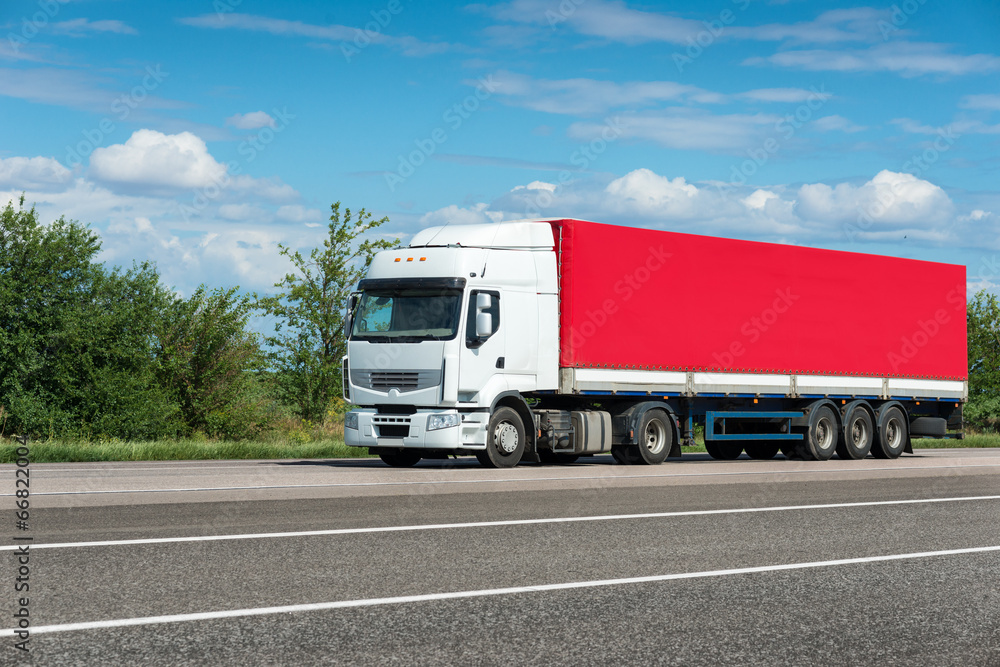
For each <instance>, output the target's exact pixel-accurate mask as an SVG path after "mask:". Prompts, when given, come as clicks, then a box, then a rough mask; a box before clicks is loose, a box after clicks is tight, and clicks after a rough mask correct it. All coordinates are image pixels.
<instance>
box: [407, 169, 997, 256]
mask: <svg viewBox="0 0 1000 667" xmlns="http://www.w3.org/2000/svg"><path fill="white" fill-rule="evenodd" d="M602 181H603V182H602ZM541 185H544V186H545V187H539V184H537V183H536V184H530V185H528V186H517V187H515V188H513V189H512V190H510V191H509V192H507V193H505V194H504V195H502V196H500V197H498V198H497V199H495V200H494V201H492V202H490V203H489V204H486V203H479V204H476V205H474V206H471V207H464V208H463V207H458V206H455V205H451V206H446V207H444V208H441V209H438V210H436V211H432V212H430V213H427V214H425V215H424V216H423V218H421V220H420V223H421V224H422V225H423V226H427V225H430V224H437V225H440V224H470V223H485V222H493V221H495V220H497V219H502V220H515V219H521V218H533V217H552V216H560V217H562V216H566V217H578V218H583V219H588V220H601V221H605V222H609V223H613V224H626V225H631V226H642V227H654V228H667V229H671V230H673V231H681V232H690V233H697V234H712V235H719V236H728V237H735V238H748V239H756V240H768V241H775V242H780V243H811V244H814V245H823V244H835V245H836V244H848V243H852V242H857V241H863V242H890V243H898V242H899V241H900V240H902V239H903V238H904V237H906V238H907V239H908V241H907V242H908V243H915V244H922V245H923V246H924V247H940V246H942V245H950V246H961V245H963V244H967V243H968V239H969V238H976V239H984V238H986V239H989V240H988V241H986V242H985V243H983V242H982V241H980V242H979V243H980V245H985V246H993V247H998V248H1000V220H998V219H997V218H996V216H992V215H991V214H989V213H988V212H986V211H985V210H982V209H976V210H974V211H973V212H972V213H970V214H968V215H966V216H961V215H956V212H955V205H954V203H953V202H952V200H951V198H950V197H949V196H948V195H947V194H946V193H945V192H944V191H943V190H942V189H941V188H940V187H938V186H937V185H935V184H933V183H930V182H928V181H926V180H923V179H919V178H917V177H915V176H913V175H911V174H905V173H896V172H891V171H882V172H879V173H878V174H877V175H876V176H875V177H873V178H872V179H871V180H869V181H867V182H866V183H864V184H862V185H854V184H851V183H839V184H838V183H834V184H826V183H812V184H807V185H804V186H801V187H799V188H796V189H789V188H787V187H785V186H781V185H777V186H770V187H757V188H752V187H736V186H732V185H729V184H722V183H712V182H709V183H691V182H688V181H687V180H686V179H685V178H683V177H680V176H675V177H670V176H664V175H661V174H657V173H656V172H654V171H652V170H650V169H636V170H634V171H631V172H629V173H627V174H625V175H624V176H621V177H618V178H613V179H610V180H603V177H601V176H593V177H589V178H586V179H581V180H574V181H568V182H563V183H562V184H560V185H558V186H556V187H555V188H551V187H548V186H551V185H553V184H549V183H544V184H541ZM970 225H971V227H970ZM967 232H971V234H970V233H967Z"/></svg>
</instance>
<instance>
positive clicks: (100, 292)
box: [0, 196, 181, 438]
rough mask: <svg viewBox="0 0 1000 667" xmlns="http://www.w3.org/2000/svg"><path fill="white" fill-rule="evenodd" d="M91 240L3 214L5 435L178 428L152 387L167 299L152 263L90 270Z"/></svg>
mask: <svg viewBox="0 0 1000 667" xmlns="http://www.w3.org/2000/svg"><path fill="white" fill-rule="evenodd" d="M100 248H101V243H100V240H99V238H98V236H97V234H96V233H94V232H93V231H91V230H90V229H89V228H87V227H86V226H84V225H81V224H79V223H77V222H67V221H66V220H65V219H63V218H60V219H59V220H56V221H55V222H53V223H52V224H51V225H49V226H47V227H46V226H43V225H41V224H40V223H39V221H38V214H37V212H36V211H35V209H34V208H31V209H25V208H24V197H23V196H22V197H21V200H20V202H19V203H18V207H17V208H15V207H14V205H13V202H9V203H8V204H7V206H6V207H5V208H4V209H3V211H2V212H0V406H3V408H4V412H5V413H6V414H9V417H8V418H7V423H6V428H7V431H8V433H10V432H12V431H17V432H21V433H27V434H30V435H34V436H36V437H37V436H74V435H75V436H84V437H90V436H96V435H116V436H118V437H124V438H153V437H159V436H163V435H172V434H174V433H176V432H177V430H178V428H179V427H180V425H181V424H180V421H179V415H178V411H177V407H176V405H175V404H174V403H173V401H171V399H170V397H169V393H168V392H167V391H166V390H164V389H163V388H162V387H161V386H160V385H159V383H158V382H157V372H156V371H157V361H156V357H155V352H154V348H155V339H154V336H153V330H154V326H155V324H156V322H157V318H158V317H159V314H160V311H161V308H162V307H163V305H164V304H165V303H166V300H167V295H168V292H167V291H166V290H164V289H163V288H162V287H161V286H160V283H159V276H158V275H157V273H156V270H155V268H153V267H152V266H151V265H149V264H140V265H136V266H134V267H133V268H132V269H131V270H129V271H125V272H122V271H121V270H120V269H117V268H116V269H113V270H108V269H106V268H105V267H104V265H103V264H99V263H96V262H94V258H95V257H96V255H97V253H98V252H99V251H100Z"/></svg>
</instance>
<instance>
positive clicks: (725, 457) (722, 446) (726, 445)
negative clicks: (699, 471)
mask: <svg viewBox="0 0 1000 667" xmlns="http://www.w3.org/2000/svg"><path fill="white" fill-rule="evenodd" d="M705 451H706V452H708V455H709V456H711V457H712V458H713V459H717V460H719V461H735V460H736V459H738V458H740V454H742V453H743V445H738V444H734V443H731V442H715V441H714V440H706V441H705Z"/></svg>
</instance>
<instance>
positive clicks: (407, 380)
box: [370, 371, 420, 391]
mask: <svg viewBox="0 0 1000 667" xmlns="http://www.w3.org/2000/svg"><path fill="white" fill-rule="evenodd" d="M370 377H371V380H370V386H371V388H372V389H379V390H383V391H388V390H390V389H398V390H400V391H413V390H415V389H416V388H417V385H418V384H419V383H420V373H386V372H381V371H374V372H372V374H371V376H370Z"/></svg>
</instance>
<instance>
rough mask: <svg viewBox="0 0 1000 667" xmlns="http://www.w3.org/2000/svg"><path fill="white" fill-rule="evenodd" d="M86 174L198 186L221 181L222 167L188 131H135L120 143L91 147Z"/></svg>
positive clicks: (141, 182) (111, 179) (128, 181)
mask: <svg viewBox="0 0 1000 667" xmlns="http://www.w3.org/2000/svg"><path fill="white" fill-rule="evenodd" d="M89 174H90V175H91V176H92V177H93V178H95V179H97V180H100V181H105V182H110V183H124V184H132V185H152V186H166V187H172V188H201V187H206V186H209V185H211V184H213V183H216V184H217V183H221V182H223V181H224V179H225V177H226V167H225V165H222V164H220V163H218V162H216V160H215V158H213V157H212V156H211V155H210V154H209V152H208V147H207V146H205V142H204V141H202V140H201V139H200V138H199V137H197V136H195V135H194V134H191V133H190V132H181V133H180V134H163V133H161V132H157V131H156V130H137V131H136V132H134V133H133V134H132V136H131V137H129V139H128V141H126V142H125V143H124V144H114V145H111V146H108V147H106V148H97V149H95V150H94V152H93V153H92V154H91V156H90V170H89Z"/></svg>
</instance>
